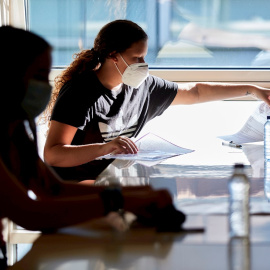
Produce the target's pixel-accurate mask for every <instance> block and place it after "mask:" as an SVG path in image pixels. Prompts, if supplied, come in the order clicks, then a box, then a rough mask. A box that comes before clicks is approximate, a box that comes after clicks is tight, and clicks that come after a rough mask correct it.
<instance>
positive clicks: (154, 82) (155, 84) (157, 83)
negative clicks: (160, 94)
mask: <svg viewBox="0 0 270 270" xmlns="http://www.w3.org/2000/svg"><path fill="white" fill-rule="evenodd" d="M145 83H146V84H147V86H148V88H149V90H150V91H151V92H152V91H154V90H161V89H164V90H168V91H169V90H172V91H173V92H174V91H177V89H178V85H177V83H175V82H171V81H168V80H164V79H162V78H160V77H157V76H154V75H149V76H148V78H147V79H146V81H145Z"/></svg>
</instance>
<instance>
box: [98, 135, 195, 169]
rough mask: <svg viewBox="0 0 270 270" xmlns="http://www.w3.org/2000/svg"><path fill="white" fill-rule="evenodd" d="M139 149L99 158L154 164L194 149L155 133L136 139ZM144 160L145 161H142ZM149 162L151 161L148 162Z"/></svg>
mask: <svg viewBox="0 0 270 270" xmlns="http://www.w3.org/2000/svg"><path fill="white" fill-rule="evenodd" d="M135 144H136V145H137V147H138V149H139V151H138V153H137V154H108V155H105V156H102V157H99V158H98V159H123V160H133V161H137V162H138V163H144V164H145V165H147V164H148V165H149V166H151V165H153V164H154V163H155V164H157V163H158V162H160V161H162V160H164V159H167V158H170V157H174V156H178V155H183V154H187V153H191V152H193V151H194V150H191V149H186V148H182V147H180V146H178V145H175V144H173V143H171V142H169V141H167V140H165V139H163V138H161V137H159V136H157V135H155V134H153V133H148V134H146V135H144V136H143V137H141V138H140V139H138V140H137V141H135ZM142 161H143V162H142ZM147 162H149V163H147Z"/></svg>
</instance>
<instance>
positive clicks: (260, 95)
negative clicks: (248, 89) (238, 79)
mask: <svg viewBox="0 0 270 270" xmlns="http://www.w3.org/2000/svg"><path fill="white" fill-rule="evenodd" d="M251 94H252V95H253V96H254V97H255V98H257V99H261V100H262V101H264V102H265V103H266V104H268V105H269V106H270V89H268V88H264V87H259V86H258V87H256V88H255V89H254V90H253V91H252V93H251Z"/></svg>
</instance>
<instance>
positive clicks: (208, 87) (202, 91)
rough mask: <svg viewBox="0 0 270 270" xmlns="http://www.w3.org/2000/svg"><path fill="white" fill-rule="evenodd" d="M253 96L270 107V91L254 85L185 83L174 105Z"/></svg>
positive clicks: (179, 89)
mask: <svg viewBox="0 0 270 270" xmlns="http://www.w3.org/2000/svg"><path fill="white" fill-rule="evenodd" d="M249 94H251V95H253V96H254V97H256V98H258V99H261V100H263V101H264V102H266V103H267V104H268V105H270V100H269V97H270V89H267V88H264V87H259V86H256V85H252V84H227V83H183V84H179V88H178V92H177V95H176V97H175V99H174V101H173V102H172V105H178V104H195V103H202V102H207V101H215V100H222V99H228V98H235V97H241V96H245V95H249Z"/></svg>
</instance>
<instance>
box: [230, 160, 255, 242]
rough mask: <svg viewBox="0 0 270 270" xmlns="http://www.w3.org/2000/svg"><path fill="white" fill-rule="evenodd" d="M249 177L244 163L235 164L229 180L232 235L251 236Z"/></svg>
mask: <svg viewBox="0 0 270 270" xmlns="http://www.w3.org/2000/svg"><path fill="white" fill-rule="evenodd" d="M249 188H250V185H249V179H248V177H247V175H246V174H245V171H244V165H243V164H235V165H234V172H233V175H232V177H231V178H230V179H229V182H228V189H229V196H230V198H229V229H230V237H249Z"/></svg>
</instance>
